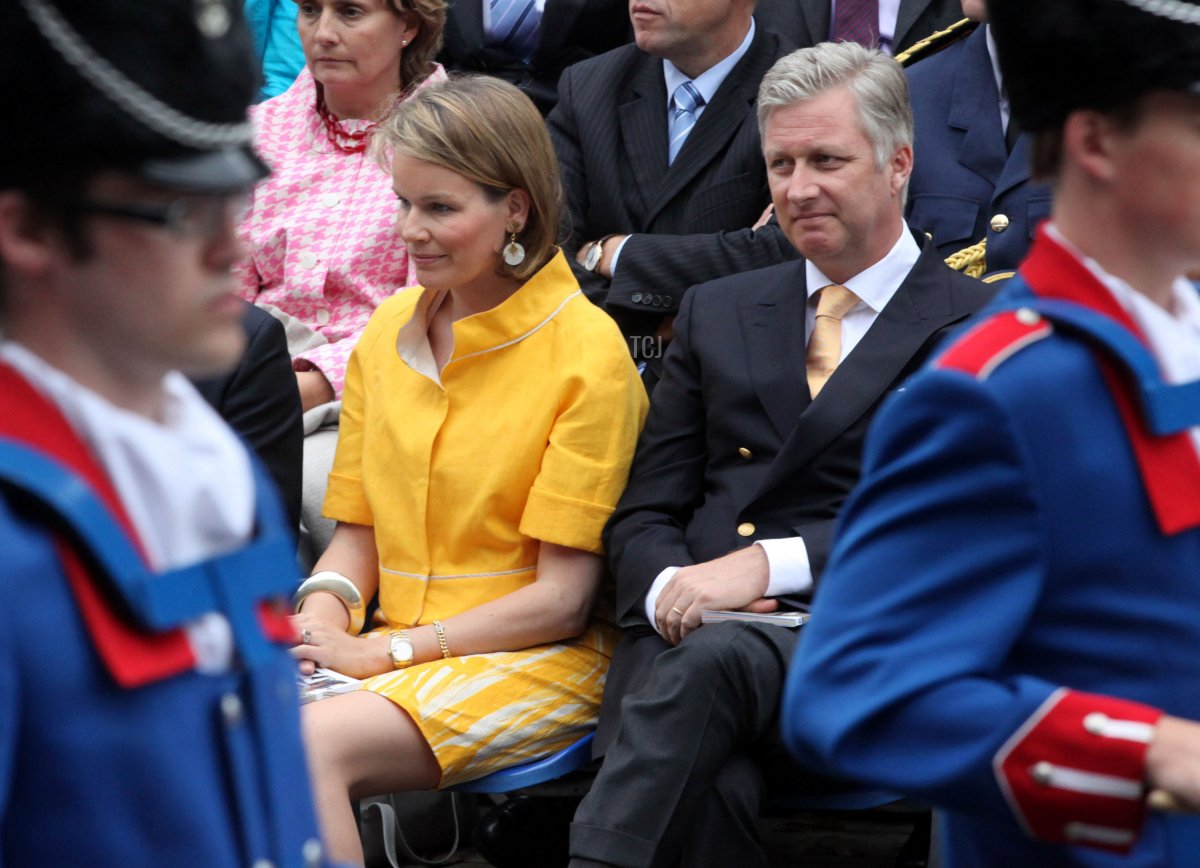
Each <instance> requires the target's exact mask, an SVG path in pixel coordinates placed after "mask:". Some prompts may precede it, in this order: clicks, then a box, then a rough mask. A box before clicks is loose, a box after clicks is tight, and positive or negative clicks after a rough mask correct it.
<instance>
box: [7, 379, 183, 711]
mask: <svg viewBox="0 0 1200 868" xmlns="http://www.w3.org/2000/svg"><path fill="white" fill-rule="evenodd" d="M0 436H5V437H8V438H10V439H13V440H16V441H18V442H19V443H21V444H23V445H25V446H28V447H30V448H32V449H35V450H37V451H38V452H40V453H42V454H43V455H45V456H47V457H48V458H51V459H53V460H55V461H57V462H58V463H60V464H62V465H63V466H64V467H67V468H69V469H70V470H72V471H73V472H75V473H76V474H77V475H78V476H79V477H81V478H82V479H83V480H84V481H86V482H87V483H88V485H89V486H91V488H92V490H93V492H94V493H95V494H96V496H97V497H98V498H99V499H100V501H101V502H102V503H103V504H104V505H105V506H106V507H107V508H108V509H109V511H110V512H111V513H112V514H113V516H114V518H115V519H116V521H117V523H118V524H120V526H121V528H122V529H123V530H124V531H125V533H126V534H127V535H128V536H129V539H130V541H131V542H132V543H133V545H134V546H135V547H136V548H137V549H138V552H139V553H140V554H142V556H143V559H144V558H145V552H144V550H143V549H142V546H141V543H140V541H139V540H138V538H137V534H136V532H135V531H134V528H133V523H132V522H131V521H130V519H129V516H128V514H126V512H125V509H124V507H123V506H122V505H121V501H120V498H118V497H117V493H116V490H115V489H114V488H113V486H112V483H111V482H110V481H109V479H108V476H107V475H106V474H105V473H104V470H103V469H102V468H101V467H100V465H99V464H98V463H97V462H96V459H95V457H94V456H93V455H92V453H91V451H90V450H89V449H88V447H87V446H86V445H85V444H84V442H83V441H82V440H81V439H80V438H79V436H78V435H77V434H76V433H75V431H74V429H73V428H71V425H70V423H69V422H68V421H67V420H66V418H65V417H64V416H63V415H62V413H61V412H60V411H59V409H58V408H57V407H56V406H54V404H52V403H51V402H50V401H48V400H47V399H46V397H45V396H44V395H42V393H41V392H39V391H37V390H36V389H35V388H33V386H31V385H30V384H29V382H28V381H27V380H26V379H25V378H24V377H22V376H21V375H20V374H19V373H18V372H17V371H15V370H14V369H13V368H11V367H10V366H8V365H6V364H3V363H2V362H0ZM57 548H58V550H59V553H60V555H61V558H62V564H63V570H64V572H65V573H66V576H67V580H68V582H69V583H70V585H71V590H72V591H73V592H74V594H75V600H76V602H77V603H78V604H79V613H80V615H81V616H82V617H83V621H84V624H85V625H86V626H87V629H88V633H89V634H90V635H91V637H92V642H93V644H94V645H95V647H96V651H97V653H98V654H99V655H100V659H101V660H102V661H103V662H104V665H105V668H106V669H108V671H109V672H110V673H111V674H112V676H113V678H114V679H115V680H116V681H117V683H118V684H120V685H121V686H122V687H139V686H141V685H143V684H148V683H151V682H154V681H159V680H162V679H164V678H167V677H169V676H172V675H176V674H178V673H180V672H184V671H187V670H189V669H191V668H192V667H194V666H195V663H196V658H195V655H194V654H193V652H192V648H191V644H190V643H189V642H188V639H187V636H186V634H185V633H184V632H183V631H182V630H172V631H169V632H166V633H148V632H145V631H144V630H142V629H140V628H139V627H137V626H135V625H134V624H132V623H131V622H130V621H129V619H128V617H127V616H126V615H125V614H124V613H123V612H121V611H120V608H119V606H118V605H117V603H116V601H115V600H114V599H113V593H112V590H111V589H110V588H107V587H105V586H104V585H103V584H102V583H100V582H98V581H97V578H96V575H95V571H94V570H89V569H88V568H87V567H85V566H84V558H83V556H82V553H81V552H79V551H78V549H77V548H76V546H75V544H73V543H68V538H67V537H66V536H65V535H61V534H60V535H59V539H58V544H57Z"/></svg>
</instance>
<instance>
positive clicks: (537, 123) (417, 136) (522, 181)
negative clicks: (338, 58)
mask: <svg viewBox="0 0 1200 868" xmlns="http://www.w3.org/2000/svg"><path fill="white" fill-rule="evenodd" d="M373 146H374V147H375V148H376V151H375V153H376V155H377V157H379V159H380V161H381V162H384V163H386V162H387V160H388V159H390V156H391V154H392V153H397V154H404V155H405V156H408V157H412V158H413V159H416V160H423V161H424V162H426V163H433V164H434V165H435V166H441V167H442V168H444V169H449V170H450V171H451V172H454V173H455V174H457V175H461V176H462V177H464V178H466V179H467V180H469V181H474V182H475V183H476V184H478V185H479V186H480V187H482V188H483V190H484V193H486V194H487V195H488V196H489V197H490V198H491V199H493V200H494V201H499V200H500V199H502V198H504V197H505V196H506V195H508V193H509V192H510V191H511V190H515V189H520V190H524V191H525V192H526V193H528V194H529V200H530V203H529V215H528V217H527V219H526V221H525V226H524V228H523V229H522V230H521V231H520V232H518V233H517V240H518V241H520V242H521V244H522V245H523V246H524V248H525V261H524V262H522V263H521V264H520V265H518V266H515V267H513V266H508V265H503V264H502V265H501V273H503V274H507V275H511V276H512V277H515V278H517V279H519V280H527V279H528V278H529V277H531V276H532V275H533V274H534V273H535V272H536V271H537V270H538V269H539V268H541V267H542V266H543V265H545V264H546V263H547V262H548V261H549V260H550V257H551V256H553V255H554V252H555V243H556V241H557V235H558V225H559V214H560V212H561V210H562V186H561V184H560V182H559V177H558V162H557V160H556V159H555V156H554V147H553V145H551V144H550V135H549V133H547V132H546V122H545V120H543V118H542V116H541V114H540V113H539V112H538V110H537V109H536V108H535V107H534V105H533V102H532V101H530V99H529V97H527V96H526V95H525V94H523V93H521V91H519V90H517V88H516V87H514V86H513V85H511V84H509V83H508V82H506V81H501V80H500V79H498V78H489V77H487V76H483V75H461V76H453V77H451V78H449V79H447V80H446V81H439V82H434V83H433V84H429V85H426V86H425V87H423V88H422V89H421V90H420V91H418V92H416V93H414V94H413V95H412V96H410V97H409V98H408V99H406V100H404V102H402V103H400V104H399V105H398V106H396V107H395V108H394V109H393V110H392V112H391V114H389V115H388V116H387V117H386V118H384V120H383V121H382V122H381V123H380V124H379V127H378V128H377V129H376V132H375V139H374V142H373Z"/></svg>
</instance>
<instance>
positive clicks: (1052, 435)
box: [783, 237, 1200, 868]
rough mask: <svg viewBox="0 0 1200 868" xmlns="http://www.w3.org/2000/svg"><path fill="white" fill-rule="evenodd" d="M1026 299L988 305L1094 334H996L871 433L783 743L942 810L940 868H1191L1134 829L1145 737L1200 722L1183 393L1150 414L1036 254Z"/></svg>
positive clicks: (1171, 846)
mask: <svg viewBox="0 0 1200 868" xmlns="http://www.w3.org/2000/svg"><path fill="white" fill-rule="evenodd" d="M1021 275H1022V277H1023V278H1024V280H1022V279H1015V280H1013V281H1012V283H1011V284H1010V286H1008V287H1006V289H1005V291H1004V292H1003V293H1002V294H1001V296H999V297H998V299H997V302H996V303H997V304H999V305H1013V304H1019V303H1021V302H1022V301H1032V300H1034V299H1035V298H1039V297H1040V298H1043V299H1044V298H1045V297H1046V296H1050V297H1053V298H1057V299H1060V301H1058V302H1057V304H1059V305H1060V306H1062V305H1063V302H1062V301H1061V299H1069V302H1068V303H1067V304H1066V305H1065V307H1064V309H1065V310H1066V311H1067V312H1068V313H1071V314H1072V316H1074V315H1075V314H1080V311H1082V314H1080V315H1081V316H1082V318H1083V319H1086V320H1087V321H1088V322H1089V323H1091V324H1092V325H1097V324H1098V325H1099V332H1101V333H1102V334H1099V335H1097V334H1093V333H1091V332H1090V331H1087V330H1084V331H1081V330H1079V329H1078V328H1076V326H1074V325H1072V324H1071V323H1069V322H1066V321H1058V320H1048V319H1047V318H1045V317H1042V316H1038V315H1037V314H1035V313H1034V312H1032V311H1030V310H1022V311H1019V312H1015V313H1014V312H1011V311H1010V312H1008V313H1003V314H996V315H995V316H993V317H992V318H990V319H985V321H984V322H983V324H982V325H979V326H976V327H975V328H973V329H970V330H969V331H968V332H967V333H966V334H965V335H963V336H962V337H960V338H959V339H958V341H957V342H956V343H955V344H953V345H952V346H951V347H950V349H948V350H946V351H945V352H944V353H943V354H942V355H941V356H940V358H939V359H937V360H935V362H934V363H933V364H932V365H931V366H930V367H929V368H927V369H926V370H925V371H923V372H921V373H919V374H918V375H917V376H915V377H914V378H913V379H911V380H910V381H909V383H908V385H907V388H906V389H905V390H904V391H903V392H901V393H898V394H897V395H895V396H894V397H893V398H892V399H891V400H890V401H889V402H888V403H887V404H886V405H885V406H884V407H883V409H882V410H881V412H880V414H879V416H878V417H877V422H876V425H875V427H874V429H873V430H872V431H871V433H870V435H869V437H868V441H867V447H866V455H865V461H864V463H865V471H864V476H863V480H864V481H863V483H862V485H861V487H860V488H859V489H858V490H857V491H856V493H855V494H854V495H853V496H852V497H851V499H850V501H849V502H848V503H847V506H846V508H845V510H844V511H843V514H842V523H841V525H840V527H839V531H838V536H837V540H836V543H835V545H834V550H833V553H832V555H831V558H830V562H829V566H828V568H827V570H826V573H825V577H824V579H823V582H822V585H821V588H820V591H819V592H818V594H817V599H816V605H815V611H814V614H813V618H812V621H811V623H810V624H809V625H807V626H806V627H805V628H804V632H803V634H802V636H801V641H800V645H799V648H798V651H797V655H796V658H795V660H794V662H793V668H792V670H791V672H790V674H789V681H788V685H787V690H786V694H785V699H784V709H783V726H784V734H785V738H786V740H787V742H788V744H789V746H790V747H791V748H792V750H793V751H794V752H795V754H796V756H797V757H798V758H799V759H800V760H801V762H803V763H806V764H808V765H811V766H813V767H815V768H819V769H822V770H824V771H827V772H834V773H837V774H841V775H844V776H848V777H851V778H854V779H857V780H859V781H862V782H867V783H870V784H872V785H875V786H880V787H883V788H886V789H890V790H895V791H900V792H903V793H907V794H910V795H912V796H915V797H916V798H918V799H922V800H928V801H929V802H931V803H932V804H934V805H937V806H940V807H941V808H942V809H944V811H945V813H946V817H947V819H946V823H945V830H944V832H945V838H946V848H945V852H946V856H947V862H948V864H949V865H952V866H953V865H962V866H990V865H994V866H1005V868H1009V866H1022V868H1033V866H1055V868H1059V866H1067V865H1088V866H1108V865H1112V866H1116V865H1121V866H1135V865H1136V866H1151V865H1154V866H1167V865H1170V866H1194V865H1196V864H1197V859H1198V858H1200V856H1198V854H1200V819H1197V818H1195V817H1184V816H1171V817H1167V816H1163V815H1159V814H1151V815H1149V816H1148V817H1147V816H1146V813H1145V807H1144V799H1143V797H1144V788H1143V786H1142V776H1143V769H1144V754H1145V750H1146V746H1147V743H1148V742H1149V740H1150V739H1151V738H1152V736H1153V724H1154V722H1155V721H1156V720H1157V718H1158V717H1159V716H1160V714H1162V713H1164V712H1165V713H1169V714H1173V715H1178V716H1181V717H1184V718H1190V719H1193V720H1200V460H1198V459H1197V457H1196V453H1195V450H1194V449H1193V448H1192V447H1191V444H1190V440H1189V438H1188V436H1187V434H1186V431H1185V430H1184V429H1185V428H1186V426H1187V425H1189V424H1190V425H1195V424H1200V394H1197V390H1198V389H1200V385H1197V384H1192V385H1191V386H1190V387H1186V389H1190V392H1187V391H1186V389H1185V388H1184V387H1176V388H1174V389H1164V388H1163V385H1164V384H1162V383H1161V382H1160V381H1159V380H1158V375H1157V369H1156V366H1155V364H1154V362H1153V358H1152V357H1151V356H1150V354H1149V352H1148V351H1147V350H1145V349H1144V347H1143V346H1142V345H1141V344H1139V342H1138V339H1137V338H1136V337H1134V336H1133V335H1132V334H1130V331H1129V328H1128V327H1127V326H1132V324H1131V323H1125V322H1122V321H1121V320H1122V317H1123V316H1124V315H1123V313H1121V312H1120V308H1119V306H1118V305H1117V304H1116V302H1115V301H1114V300H1113V299H1112V296H1111V295H1109V294H1108V293H1107V291H1106V290H1105V289H1104V288H1103V287H1102V286H1100V285H1099V284H1098V283H1096V282H1095V280H1094V278H1092V277H1091V275H1090V273H1088V272H1087V271H1086V269H1084V267H1083V266H1082V265H1080V264H1079V263H1078V262H1077V261H1075V260H1074V258H1073V257H1072V256H1071V254H1069V253H1067V252H1066V251H1065V250H1064V249H1063V248H1061V247H1059V246H1058V245H1057V244H1055V243H1054V242H1053V241H1051V240H1049V239H1048V238H1042V237H1039V240H1038V241H1037V244H1036V245H1035V247H1034V251H1033V252H1032V253H1031V255H1030V259H1029V260H1028V261H1027V263H1026V264H1025V265H1024V266H1022V270H1021ZM1026 281H1028V284H1029V285H1032V286H1033V287H1034V289H1035V290H1036V295H1035V294H1034V293H1031V292H1030V289H1029V286H1027V285H1026ZM1036 303H1037V304H1039V305H1042V306H1043V307H1045V305H1044V304H1043V302H1042V301H1037V302H1036ZM1097 304H1098V305H1100V306H1101V307H1103V308H1104V310H1103V312H1102V313H1099V314H1097V313H1096V312H1095V311H1091V310H1088V308H1089V307H1093V306H1095V305H1097ZM1049 307H1051V308H1053V307H1054V305H1053V304H1051V305H1049ZM1114 309H1115V312H1114ZM1110 314H1112V315H1111V316H1110ZM1089 328H1090V327H1089ZM1116 345H1120V346H1123V347H1125V349H1126V350H1130V348H1132V351H1131V352H1129V353H1128V355H1129V357H1130V358H1132V359H1134V360H1135V361H1137V362H1139V363H1140V365H1141V370H1140V371H1139V372H1137V373H1132V374H1131V373H1129V367H1128V363H1127V362H1128V360H1126V361H1122V362H1116V361H1114V356H1113V355H1112V352H1113V351H1112V349H1111V347H1112V346H1116ZM1130 382H1133V383H1137V386H1136V387H1130V386H1129V385H1128V384H1129V383H1130ZM1185 392H1186V394H1185ZM1175 393H1179V394H1178V395H1175V397H1176V398H1180V397H1181V396H1183V397H1185V398H1186V400H1184V399H1181V400H1175V401H1174V402H1173V403H1172V402H1169V401H1168V402H1166V403H1164V402H1162V401H1158V398H1160V397H1163V396H1164V395H1166V396H1167V397H1170V396H1171V395H1174V394H1175ZM1156 396H1157V397H1156ZM1156 402H1158V403H1156ZM1168 404H1169V406H1168ZM1147 420H1149V421H1147ZM1151 429H1153V430H1151ZM1171 431H1173V432H1174V433H1169V432H1171ZM1112 851H1116V852H1126V851H1128V852H1129V855H1128V856H1125V857H1119V856H1117V855H1115V853H1114V852H1112Z"/></svg>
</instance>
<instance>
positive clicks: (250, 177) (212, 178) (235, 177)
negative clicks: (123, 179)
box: [133, 147, 271, 193]
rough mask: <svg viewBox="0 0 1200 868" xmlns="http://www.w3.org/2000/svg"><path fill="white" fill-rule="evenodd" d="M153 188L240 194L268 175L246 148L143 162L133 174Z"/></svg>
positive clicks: (265, 167)
mask: <svg viewBox="0 0 1200 868" xmlns="http://www.w3.org/2000/svg"><path fill="white" fill-rule="evenodd" d="M133 174H134V175H135V176H136V177H137V178H138V179H139V180H142V181H145V182H146V183H147V184H153V185H154V186H156V187H165V188H167V189H170V190H180V191H183V192H186V193H241V192H244V191H247V190H249V189H250V188H251V187H253V186H254V185H255V184H256V183H257V182H259V181H260V180H262V179H263V178H265V177H267V175H269V174H271V170H270V169H268V168H267V165H266V163H264V162H263V161H262V160H260V159H259V158H258V155H257V154H255V153H254V151H253V150H252V149H250V148H249V147H235V148H225V149H224V150H220V151H208V152H206V153H201V154H188V155H186V156H179V157H167V158H160V159H154V160H146V161H145V162H143V163H141V164H140V165H139V166H138V167H137V168H136V169H135V170H134V173H133Z"/></svg>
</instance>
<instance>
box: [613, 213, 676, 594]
mask: <svg viewBox="0 0 1200 868" xmlns="http://www.w3.org/2000/svg"><path fill="white" fill-rule="evenodd" d="M632 237H633V236H632V235H626V236H625V237H624V238H622V239H621V243H620V244H618V245H617V249H616V250H614V251H613V255H612V259H611V260H609V263H608V273H609V274H614V275H615V274H616V273H617V260H618V259H620V258H621V251H622V250H624V249H625V243H626V242H627V241H629V239H630V238H632ZM676 569H678V567H676ZM659 577H660V578H661V577H662V573H659Z"/></svg>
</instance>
